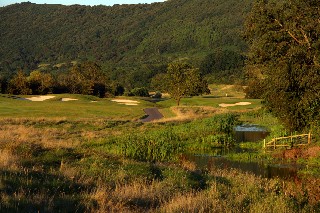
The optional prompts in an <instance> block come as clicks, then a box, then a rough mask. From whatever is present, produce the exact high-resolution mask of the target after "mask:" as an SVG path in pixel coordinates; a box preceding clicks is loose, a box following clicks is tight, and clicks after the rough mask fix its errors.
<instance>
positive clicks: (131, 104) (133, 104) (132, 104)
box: [125, 103, 138, 106]
mask: <svg viewBox="0 0 320 213" xmlns="http://www.w3.org/2000/svg"><path fill="white" fill-rule="evenodd" d="M125 105H127V106H137V105H138V104H135V103H125Z"/></svg>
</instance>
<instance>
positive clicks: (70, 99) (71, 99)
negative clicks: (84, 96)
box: [61, 98, 78, 101]
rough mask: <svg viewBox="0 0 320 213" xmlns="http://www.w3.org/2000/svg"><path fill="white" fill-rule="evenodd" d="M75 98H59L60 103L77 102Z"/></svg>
mask: <svg viewBox="0 0 320 213" xmlns="http://www.w3.org/2000/svg"><path fill="white" fill-rule="evenodd" d="M77 100H78V99H75V98H61V101H77Z"/></svg>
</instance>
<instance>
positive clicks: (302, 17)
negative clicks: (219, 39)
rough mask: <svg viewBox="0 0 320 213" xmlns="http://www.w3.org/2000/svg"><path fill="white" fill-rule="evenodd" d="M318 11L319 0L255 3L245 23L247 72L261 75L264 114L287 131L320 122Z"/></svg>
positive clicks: (285, 0)
mask: <svg viewBox="0 0 320 213" xmlns="http://www.w3.org/2000/svg"><path fill="white" fill-rule="evenodd" d="M319 8H320V1H318V0H308V1H302V0H280V1H279V0H258V1H256V3H255V5H254V7H253V9H252V11H251V13H250V15H249V16H248V19H247V22H246V38H247V41H248V42H249V45H250V51H249V55H248V57H249V63H248V66H250V67H254V68H255V69H259V70H260V72H259V73H260V74H261V75H262V76H263V77H262V78H259V79H260V81H261V85H263V98H264V99H265V102H266V106H267V108H269V109H270V110H271V111H272V112H273V113H274V114H275V115H276V116H277V117H278V118H279V119H280V120H281V121H282V122H283V123H284V125H285V126H286V127H287V128H288V129H289V130H291V131H295V130H302V129H304V128H306V127H308V126H309V125H310V124H311V123H312V122H313V121H315V120H317V119H319V116H320V48H319V47H320V19H319V17H320V9H319ZM257 79H258V78H257Z"/></svg>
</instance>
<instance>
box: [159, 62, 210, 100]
mask: <svg viewBox="0 0 320 213" xmlns="http://www.w3.org/2000/svg"><path fill="white" fill-rule="evenodd" d="M163 77H164V78H163V85H164V86H165V88H163V89H164V91H166V92H168V93H169V94H170V95H171V97H172V98H173V99H175V100H176V101H177V105H178V106H179V104H180V100H181V98H182V97H183V96H195V95H201V94H204V93H208V92H209V89H208V84H207V82H206V81H205V80H203V78H202V76H201V74H200V71H199V69H196V68H194V67H192V66H191V65H189V64H187V63H183V62H173V63H170V64H169V65H168V69H167V74H166V75H165V76H163Z"/></svg>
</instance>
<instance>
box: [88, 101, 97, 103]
mask: <svg viewBox="0 0 320 213" xmlns="http://www.w3.org/2000/svg"><path fill="white" fill-rule="evenodd" d="M90 102H91V103H97V102H98V101H90Z"/></svg>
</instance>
